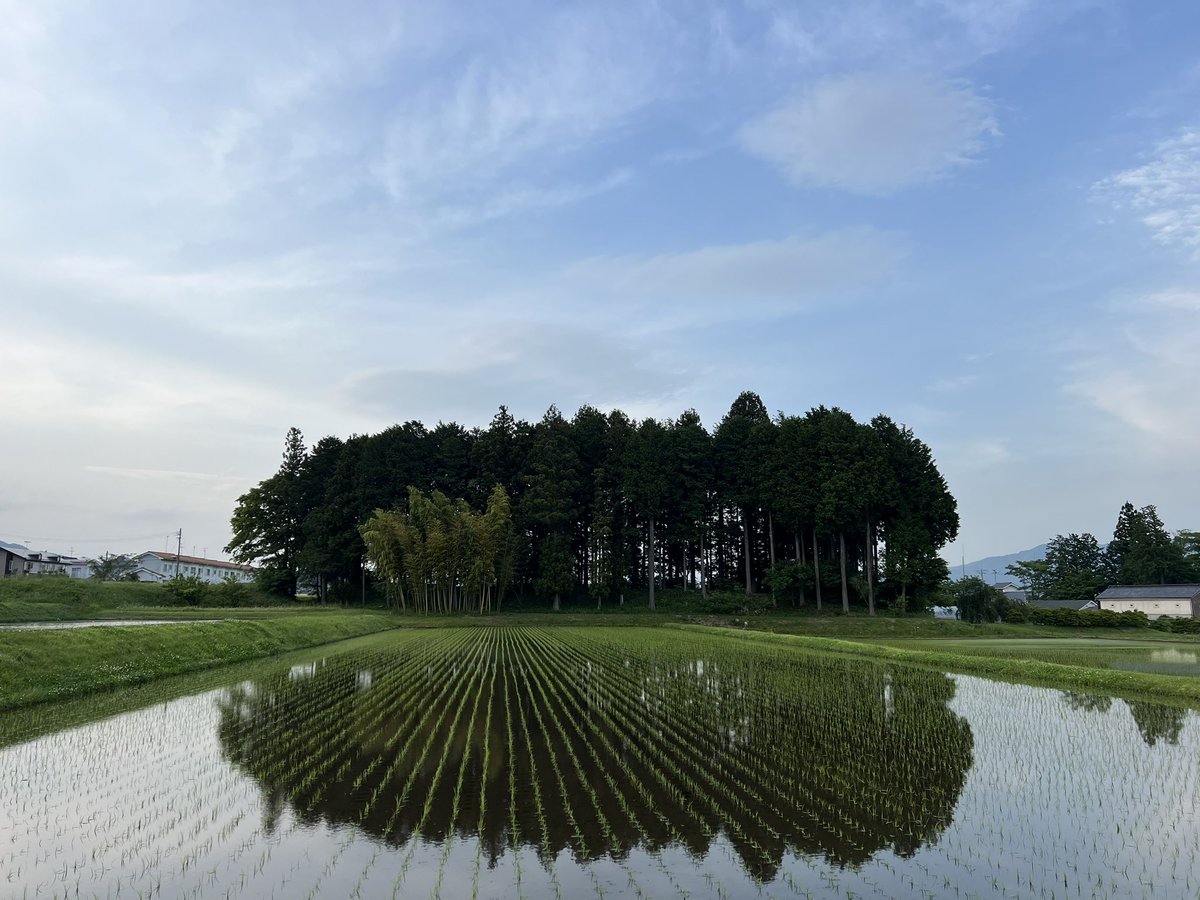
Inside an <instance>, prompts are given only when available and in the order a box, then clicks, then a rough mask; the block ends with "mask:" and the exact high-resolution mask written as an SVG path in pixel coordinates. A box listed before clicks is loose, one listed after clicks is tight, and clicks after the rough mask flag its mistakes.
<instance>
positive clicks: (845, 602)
mask: <svg viewBox="0 0 1200 900" xmlns="http://www.w3.org/2000/svg"><path fill="white" fill-rule="evenodd" d="M838 549H839V550H840V551H841V552H840V553H838V564H839V565H840V566H841V568H842V612H844V613H848V612H850V588H849V586H848V585H847V583H846V535H845V534H844V533H843V532H841V531H839V532H838Z"/></svg>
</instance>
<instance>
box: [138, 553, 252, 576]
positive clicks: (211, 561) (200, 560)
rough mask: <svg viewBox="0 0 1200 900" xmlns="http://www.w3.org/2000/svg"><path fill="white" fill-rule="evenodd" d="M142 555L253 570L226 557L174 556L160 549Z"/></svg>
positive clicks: (195, 563)
mask: <svg viewBox="0 0 1200 900" xmlns="http://www.w3.org/2000/svg"><path fill="white" fill-rule="evenodd" d="M142 556H156V557H158V558H159V559H161V560H163V561H165V562H175V561H176V560H179V562H180V563H182V564H184V565H188V566H216V567H218V568H221V569H236V570H237V571H239V572H253V571H254V567H253V566H243V565H242V564H241V563H235V562H230V561H229V560H227V559H205V558H204V557H203V556H188V555H187V554H185V553H181V554H180V555H178V556H176V555H175V554H174V553H164V552H162V551H161V550H147V551H146V552H145V553H143V554H142ZM138 558H139V559H140V558H141V557H138Z"/></svg>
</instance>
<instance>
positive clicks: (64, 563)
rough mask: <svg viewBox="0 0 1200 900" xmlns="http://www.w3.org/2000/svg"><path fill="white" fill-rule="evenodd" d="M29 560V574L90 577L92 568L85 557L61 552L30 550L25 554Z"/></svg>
mask: <svg viewBox="0 0 1200 900" xmlns="http://www.w3.org/2000/svg"><path fill="white" fill-rule="evenodd" d="M26 558H27V559H28V560H29V574H30V575H67V576H69V577H71V578H91V577H92V569H91V566H89V565H88V562H87V560H86V559H78V558H76V557H74V556H66V555H65V554H62V553H50V552H49V551H46V550H36V551H31V552H30V553H28V554H27V555H26Z"/></svg>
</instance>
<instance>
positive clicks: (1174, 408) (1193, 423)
mask: <svg viewBox="0 0 1200 900" xmlns="http://www.w3.org/2000/svg"><path fill="white" fill-rule="evenodd" d="M1114 316H1115V318H1116V322H1115V324H1116V326H1117V327H1116V328H1115V329H1106V330H1105V332H1101V333H1094V334H1092V340H1091V341H1090V350H1089V352H1088V353H1086V354H1081V355H1080V356H1079V357H1078V358H1077V359H1076V360H1075V361H1074V362H1073V363H1072V364H1071V365H1070V366H1069V368H1068V377H1067V381H1066V384H1065V390H1066V392H1067V394H1068V396H1072V397H1078V398H1081V399H1083V400H1085V401H1086V402H1087V403H1088V404H1090V405H1091V406H1092V407H1093V408H1094V409H1096V410H1098V411H1100V412H1101V413H1103V414H1104V415H1105V416H1107V417H1110V418H1111V420H1112V421H1114V422H1116V423H1118V424H1119V425H1120V426H1122V427H1123V429H1124V437H1125V439H1126V441H1127V442H1128V443H1130V444H1132V445H1133V446H1135V447H1137V448H1139V449H1140V450H1141V451H1142V452H1145V453H1147V454H1150V455H1153V456H1156V457H1160V456H1164V455H1165V456H1176V455H1178V454H1184V456H1185V457H1186V458H1188V459H1191V458H1193V457H1194V454H1195V448H1196V447H1197V446H1198V445H1200V392H1198V391H1197V390H1196V385H1197V384H1200V357H1198V356H1197V354H1196V347H1197V346H1200V291H1194V290H1186V289H1179V290H1171V291H1165V292H1159V293H1154V294H1150V295H1147V296H1145V297H1142V298H1140V299H1137V300H1135V301H1133V302H1131V303H1128V304H1123V305H1121V306H1119V307H1118V308H1117V309H1116V310H1115V312H1114Z"/></svg>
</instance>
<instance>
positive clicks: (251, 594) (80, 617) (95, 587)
mask: <svg viewBox="0 0 1200 900" xmlns="http://www.w3.org/2000/svg"><path fill="white" fill-rule="evenodd" d="M220 596H221V593H220V591H216V590H214V591H212V592H210V593H209V595H208V597H209V598H210V599H209V601H206V603H204V604H202V605H201V606H187V605H185V604H184V603H182V602H181V601H180V600H179V599H177V598H176V597H174V596H173V595H172V594H171V593H170V592H169V591H168V590H167V589H166V588H164V587H163V586H162V585H161V584H143V583H139V582H120V581H92V580H90V579H88V580H84V579H79V578H62V577H57V576H50V575H44V576H33V577H28V578H4V579H0V623H8V624H17V623H21V622H75V621H87V620H94V619H206V618H207V619H212V618H221V617H223V616H224V615H226V614H229V609H230V608H229V607H222V606H219V605H216V603H217V601H218V600H219V598H220ZM233 610H235V611H234V612H233V613H232V614H233V615H236V616H237V617H239V618H262V617H268V618H273V617H276V616H279V615H297V614H300V613H307V612H316V613H328V612H329V607H321V606H319V605H314V604H312V603H311V602H308V603H305V602H301V603H289V602H287V601H283V600H280V599H279V598H278V597H273V596H271V595H270V594H265V593H263V592H262V591H259V590H256V589H254V588H253V587H252V586H247V603H243V604H241V605H239V606H237V607H233Z"/></svg>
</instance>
